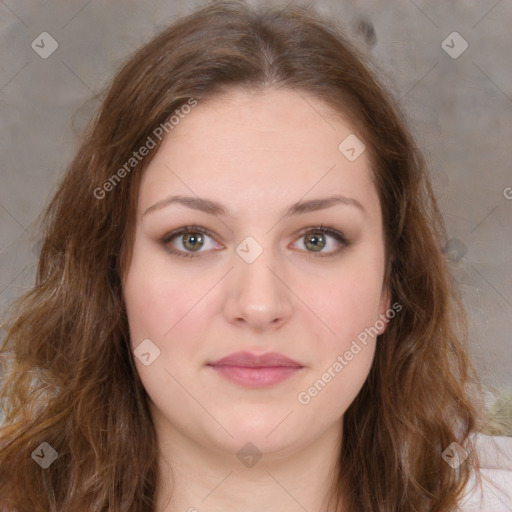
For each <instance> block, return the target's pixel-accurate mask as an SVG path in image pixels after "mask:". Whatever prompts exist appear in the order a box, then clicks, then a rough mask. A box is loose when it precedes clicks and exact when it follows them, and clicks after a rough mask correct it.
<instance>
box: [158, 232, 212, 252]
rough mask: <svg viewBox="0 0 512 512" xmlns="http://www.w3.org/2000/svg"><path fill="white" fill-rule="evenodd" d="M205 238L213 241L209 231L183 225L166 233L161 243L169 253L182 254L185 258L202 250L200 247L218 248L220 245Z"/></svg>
mask: <svg viewBox="0 0 512 512" xmlns="http://www.w3.org/2000/svg"><path fill="white" fill-rule="evenodd" d="M207 239H210V240H212V241H213V238H212V235H211V234H209V231H208V230H206V229H204V228H201V227H199V226H185V227H183V228H180V229H177V230H175V231H172V232H171V233H168V234H167V235H165V236H164V238H163V239H162V243H163V244H164V245H165V247H166V248H167V250H168V251H169V252H170V253H171V254H176V255H177V256H183V257H185V258H193V257H195V256H196V254H195V253H198V252H204V251H201V249H203V248H205V247H206V249H219V248H221V246H219V245H218V244H216V246H213V244H211V243H210V244H208V243H207ZM189 251H190V252H189Z"/></svg>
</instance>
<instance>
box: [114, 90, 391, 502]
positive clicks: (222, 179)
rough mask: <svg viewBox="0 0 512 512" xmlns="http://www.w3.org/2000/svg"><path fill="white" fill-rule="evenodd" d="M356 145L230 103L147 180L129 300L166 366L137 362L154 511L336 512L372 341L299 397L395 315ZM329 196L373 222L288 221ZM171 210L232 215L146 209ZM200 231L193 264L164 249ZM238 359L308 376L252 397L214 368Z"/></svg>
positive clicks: (297, 117)
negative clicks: (253, 457) (156, 458)
mask: <svg viewBox="0 0 512 512" xmlns="http://www.w3.org/2000/svg"><path fill="white" fill-rule="evenodd" d="M351 133H353V130H352V129H351V127H350V125H349V123H348V122H347V121H346V120H345V119H343V118H342V117H341V116H339V115H336V114H335V113H334V112H333V111H332V110H330V108H329V107H328V106H327V105H326V104H324V103H323V102H322V101H321V100H319V99H317V98H314V97H311V96H308V95H306V94H303V93H301V94H300V95H299V94H298V93H297V92H295V91H293V90H288V89H281V90H277V89H266V90H265V91H263V92H258V93H249V92H247V91H241V90H233V91H231V92H230V93H229V94H228V95H224V96H222V97H219V96H217V97H215V98H212V99H209V100H207V101H202V102H199V103H198V105H197V106H196V107H195V108H194V109H192V111H191V112H190V113H189V114H188V115H187V116H186V117H185V118H184V119H183V120H181V121H180V123H179V124H178V125H177V126H175V128H174V129H173V130H172V131H171V132H170V133H169V135H167V137H166V138H165V139H164V141H163V144H162V145H161V146H160V148H159V149H158V152H157V154H156V155H155V157H154V159H153V160H152V161H151V163H150V165H149V167H148V168H147V170H146V172H145V174H144V176H143V178H142V182H141V188H140V195H139V200H138V210H137V221H136V228H135V240H134V246H133V256H132V259H131V262H130V266H129V268H128V269H127V271H126V273H125V277H124V294H125V300H126V306H127V313H128V320H129V325H130V335H131V344H132V347H133V349H135V348H136V347H137V346H138V345H139V344H140V343H141V342H142V340H144V339H150V340H151V342H152V343H153V344H154V346H156V347H158V349H159V350H160V354H159V355H158V357H157V358H156V359H155V360H154V361H153V362H152V363H151V364H150V365H148V366H145V365H144V364H142V362H141V361H140V360H139V359H138V358H135V361H136V365H137V371H138V373H139V375H140V378H141V380H142V383H143V385H144V387H145V389H146V390H147V393H148V395H149V397H150V406H151V411H152V417H153V421H154V424H155V429H156V432H157V437H158V442H159V446H160V451H161V457H160V465H161V470H162V481H161V489H160V492H159V494H158V505H157V508H156V510H158V511H159V512H162V511H171V510H172V511H174V510H180V511H187V510H188V511H193V510H198V511H201V512H203V511H204V512H206V511H208V512H213V511H222V512H225V511H227V510H244V511H246V512H252V511H258V512H259V511H261V510H267V511H271V512H272V511H281V510H287V511H290V512H295V511H301V512H303V510H304V509H306V510H308V511H310V512H313V511H320V510H325V508H324V507H325V506H326V501H325V500H326V498H327V497H328V494H329V492H330V491H331V489H332V485H333V482H334V480H333V477H334V475H335V472H336V471H335V469H336V460H337V454H338V453H339V449H340V445H341V443H342V418H343V414H344V412H345V411H346V409H347V408H348V406H349V405H350V404H351V402H352V401H353V400H354V398H355V397H356V395H357V393H358V392H359V390H360V389H361V387H362V385H363V383H364V381H365V379H366V377H367V375H368V372H369V369H370V365H371V362H372V359H373V355H374V351H375V343H376V338H373V339H372V338H370V339H369V341H368V343H367V345H366V346H364V345H361V344H360V345H361V347H362V350H361V351H360V352H359V353H357V355H355V356H354V357H353V359H352V360H351V361H350V362H348V364H347V365H346V366H344V367H343V369H342V371H340V372H338V373H336V372H334V375H335V377H333V378H331V380H330V382H329V383H328V384H326V385H325V387H324V388H323V389H322V390H321V392H319V393H318V394H317V395H316V396H314V397H312V398H311V400H310V401H309V403H307V404H303V403H300V402H299V400H298V398H297V397H298V394H299V393H300V392H304V391H307V390H308V388H310V386H311V385H312V384H313V383H314V382H315V381H317V380H318V379H320V378H322V375H323V374H324V373H325V372H326V370H327V369H328V368H329V367H332V366H333V363H334V362H335V361H336V360H337V357H338V356H339V355H343V354H344V353H345V352H346V351H347V350H348V349H349V348H350V346H351V343H352V341H353V340H354V339H356V337H357V336H358V334H360V333H361V332H362V331H364V329H365V328H367V327H369V326H373V325H374V324H375V322H376V321H377V320H378V319H379V317H380V315H382V314H385V312H386V310H387V309H389V307H390V304H389V298H388V294H387V292H386V288H385V286H384V285H383V277H384V264H385V254H384V239H383V229H382V218H381V212H380V204H379V198H378V195H377V192H376V190H375V187H374V185H373V183H372V181H371V174H370V162H369V160H368V158H367V155H366V153H365V152H363V154H362V155H361V156H359V157H358V158H357V159H356V160H355V161H353V162H351V161H349V160H348V159H347V158H345V156H344V155H343V154H342V153H341V152H340V151H339V150H338V146H339V144H340V142H342V141H343V140H344V139H345V138H346V137H347V136H348V135H349V134H351ZM334 194H339V195H343V196H346V197H348V198H352V199H355V200H357V201H359V202H360V204H361V205H362V207H363V209H364V210H361V209H359V208H357V207H355V206H354V205H350V204H336V205H335V206H332V207H330V208H326V209H323V210H319V211H314V212H309V213H305V214H298V215H293V216H290V217H284V218H283V217H282V214H281V212H282V211H283V210H284V209H285V208H287V207H288V206H289V205H291V204H292V203H294V202H296V201H300V200H303V201H306V200H310V199H319V198H325V197H329V196H332V195H334ZM171 195H186V196H192V197H196V196H199V197H201V198H208V199H212V200H215V201H218V202H221V203H223V204H224V205H225V207H226V208H227V209H228V210H229V212H230V215H228V216H225V217H224V216H220V215H210V214H207V213H205V212H201V211H199V210H194V209H191V208H188V207H187V206H184V205H180V204H177V203H174V204H168V205H164V204H163V203H160V204H159V206H160V207H153V206H154V205H155V204H156V203H159V202H161V201H163V200H165V199H166V198H167V197H169V196H171ZM150 207H153V208H152V209H151V210H150V211H149V212H147V213H144V212H146V211H147V210H148V209H149V208H150ZM189 225H195V226H201V227H203V228H206V229H208V230H210V231H211V232H212V234H213V236H212V237H209V236H207V235H204V237H203V240H204V245H203V246H202V247H201V248H200V249H199V252H194V251H193V250H190V245H185V246H184V245H183V244H184V243H185V242H186V240H184V237H183V235H182V236H178V237H176V238H174V239H173V240H171V241H167V242H166V243H165V242H163V241H162V238H163V237H164V236H165V235H166V234H168V233H169V232H171V231H172V230H175V229H177V228H180V227H182V226H189ZM318 225H325V226H332V227H333V228H335V229H337V230H339V231H341V232H342V233H344V234H345V236H346V238H347V239H348V240H349V245H347V246H345V247H344V246H343V244H342V243H340V242H338V241H337V240H336V239H335V238H333V237H331V235H324V236H325V238H323V239H322V240H323V241H324V242H325V244H326V245H325V246H324V247H323V248H321V251H320V253H321V254H329V253H330V254H331V256H326V257H321V256H320V255H319V253H318V252H315V251H314V250H312V249H311V244H309V245H306V242H307V241H310V237H311V236H312V235H311V233H310V234H309V235H307V234H306V235H304V233H303V230H304V229H305V228H310V227H313V228H314V227H315V226H318ZM313 231H314V230H313ZM247 236H251V237H253V238H254V239H255V240H256V241H257V243H258V244H259V245H260V246H261V248H262V250H263V252H262V254H261V255H260V256H259V257H258V258H257V259H256V260H255V261H254V262H252V263H247V262H246V261H244V259H242V258H241V257H240V256H239V254H238V253H237V252H236V248H237V246H238V245H239V244H240V243H241V242H242V241H243V240H244V239H245V238H246V237H247ZM313 236H314V233H313ZM320 236H322V235H320ZM308 237H309V238H308ZM196 246H197V241H196ZM242 246H243V244H242ZM169 248H174V249H175V250H178V251H179V250H181V251H182V252H187V249H188V252H189V253H190V252H192V253H193V254H195V255H196V256H195V257H192V258H186V257H180V256H177V255H174V254H171V253H170V252H169ZM340 248H342V250H341V251H340V252H337V253H336V254H334V253H335V252H336V251H337V250H338V249H340ZM251 250H252V249H251ZM381 332H382V331H381ZM152 350H153V349H152ZM242 350H245V351H250V352H253V353H258V354H261V353H265V352H271V351H273V352H280V353H281V354H284V355H286V356H287V357H289V358H291V359H293V360H295V361H297V362H299V363H300V364H301V365H302V366H303V368H302V369H301V370H300V371H299V372H297V373H295V374H294V375H293V376H292V377H290V378H289V379H287V380H285V381H282V382H280V383H278V384H275V385H274V386H272V387H269V388H262V389H248V388H246V387H243V386H241V385H239V384H235V383H233V382H230V381H228V380H226V379H224V378H223V377H222V376H220V375H219V374H218V372H216V371H215V370H213V369H212V368H211V367H208V366H207V364H208V363H209V362H212V361H214V360H217V359H219V358H221V357H224V356H226V355H228V354H231V353H233V352H237V351H242ZM331 373H332V370H331ZM247 442H251V443H252V444H253V445H254V446H255V447H256V448H257V451H258V452H259V453H261V454H262V455H263V457H262V459H261V460H259V461H258V462H257V463H256V464H255V465H254V466H252V467H247V466H246V465H245V464H244V463H242V462H241V461H240V460H239V458H237V456H236V454H237V452H238V451H239V450H240V449H241V448H242V447H243V446H244V445H245V444H246V443H247ZM253 450H255V449H253ZM173 478H174V483H175V486H174V492H173V493H172V498H171V490H172V489H173V486H172V481H173V480H172V479H173Z"/></svg>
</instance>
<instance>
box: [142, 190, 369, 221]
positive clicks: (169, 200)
mask: <svg viewBox="0 0 512 512" xmlns="http://www.w3.org/2000/svg"><path fill="white" fill-rule="evenodd" d="M171 204H180V205H182V206H186V207H187V208H191V209H194V210H199V211H202V212H204V213H207V214H209V215H215V216H218V217H227V216H230V215H231V214H230V212H229V210H228V209H227V208H226V206H224V205H223V204H222V203H219V202H217V201H213V200H212V199H206V198H201V197H192V196H180V195H178V196H169V197H166V198H165V199H162V200H161V201H158V202H157V203H155V204H154V205H152V206H150V207H149V208H148V209H147V210H146V211H145V212H144V213H143V215H146V214H147V213H150V212H153V211H156V210H161V209H162V208H165V207H167V206H170V205H171ZM338 204H344V205H348V206H354V207H356V208H357V209H359V210H361V212H363V213H366V211H365V209H364V207H363V205H362V204H361V203H360V202H359V201H358V200H357V199H354V198H350V197H345V196H341V195H334V196H329V197H325V198H321V199H310V200H308V201H297V202H296V203H293V204H292V205H290V206H289V207H288V208H285V210H284V211H283V212H281V217H282V218H284V217H289V216H292V215H302V214H305V213H311V212H316V211H318V210H325V209H327V208H331V207H332V206H336V205H338Z"/></svg>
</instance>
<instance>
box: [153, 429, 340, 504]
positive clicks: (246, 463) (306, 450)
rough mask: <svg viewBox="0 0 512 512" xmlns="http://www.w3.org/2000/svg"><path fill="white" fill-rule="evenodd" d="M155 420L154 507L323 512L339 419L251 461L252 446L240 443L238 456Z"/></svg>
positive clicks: (333, 480) (332, 480) (333, 475)
mask: <svg viewBox="0 0 512 512" xmlns="http://www.w3.org/2000/svg"><path fill="white" fill-rule="evenodd" d="M155 425H156V426H157V436H158V438H159V443H160V466H159V468H160V482H159V492H158V496H157V507H156V512H177V511H180V512H181V511H187V512H230V511H238V510H243V511H244V512H260V511H261V510H265V511H268V512H273V511H276V512H277V511H281V510H287V511H288V512H304V511H305V510H306V511H308V512H327V504H328V500H329V498H330V497H331V496H332V493H333V492H334V489H335V487H336V484H337V476H338V471H339V468H338V457H339V452H340V447H341V437H342V428H341V421H340V422H338V423H335V424H333V425H332V426H331V427H330V428H329V430H328V431H326V432H325V433H324V435H323V436H322V437H321V438H318V439H316V440H314V441H313V442H311V443H309V444H307V445H304V446H300V447H298V446H297V447H289V446H288V447H286V448H285V449H282V450H277V451H273V452H267V453H262V454H261V455H262V457H261V459H259V460H258V461H257V462H255V461H256V459H257V458H258V456H259V454H260V452H259V451H258V452H256V449H255V448H251V447H246V453H247V454H248V455H247V456H244V455H243V454H240V458H239V457H237V455H236V453H234V452H233V451H229V450H226V449H223V448H222V447H219V446H217V447H215V446H208V445H207V444H206V443H205V444H201V443H198V442H197V440H194V439H191V438H189V437H187V435H186V433H183V432H178V431H176V430H173V429H170V428H169V425H168V424H167V425H166V426H165V429H164V428H159V427H158V425H159V423H158V422H155ZM162 427H163V425H162ZM244 444H245V443H240V446H244ZM243 453H244V452H243ZM251 457H253V458H251ZM240 459H242V460H240ZM329 512H332V509H331V510H329Z"/></svg>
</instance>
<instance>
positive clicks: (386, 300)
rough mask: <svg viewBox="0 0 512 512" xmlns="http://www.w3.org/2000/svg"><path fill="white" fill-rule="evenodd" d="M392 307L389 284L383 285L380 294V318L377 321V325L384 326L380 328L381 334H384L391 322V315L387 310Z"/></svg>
mask: <svg viewBox="0 0 512 512" xmlns="http://www.w3.org/2000/svg"><path fill="white" fill-rule="evenodd" d="M390 309H391V292H390V291H389V288H388V287H387V286H385V285H384V286H383V287H382V293H381V296H380V303H379V318H378V320H377V322H376V324H377V326H379V327H380V326H382V324H384V325H383V326H382V329H380V328H379V335H380V334H382V333H383V332H384V331H385V330H386V328H387V326H388V323H389V320H390V318H389V316H388V314H387V311H389V310H390Z"/></svg>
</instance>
